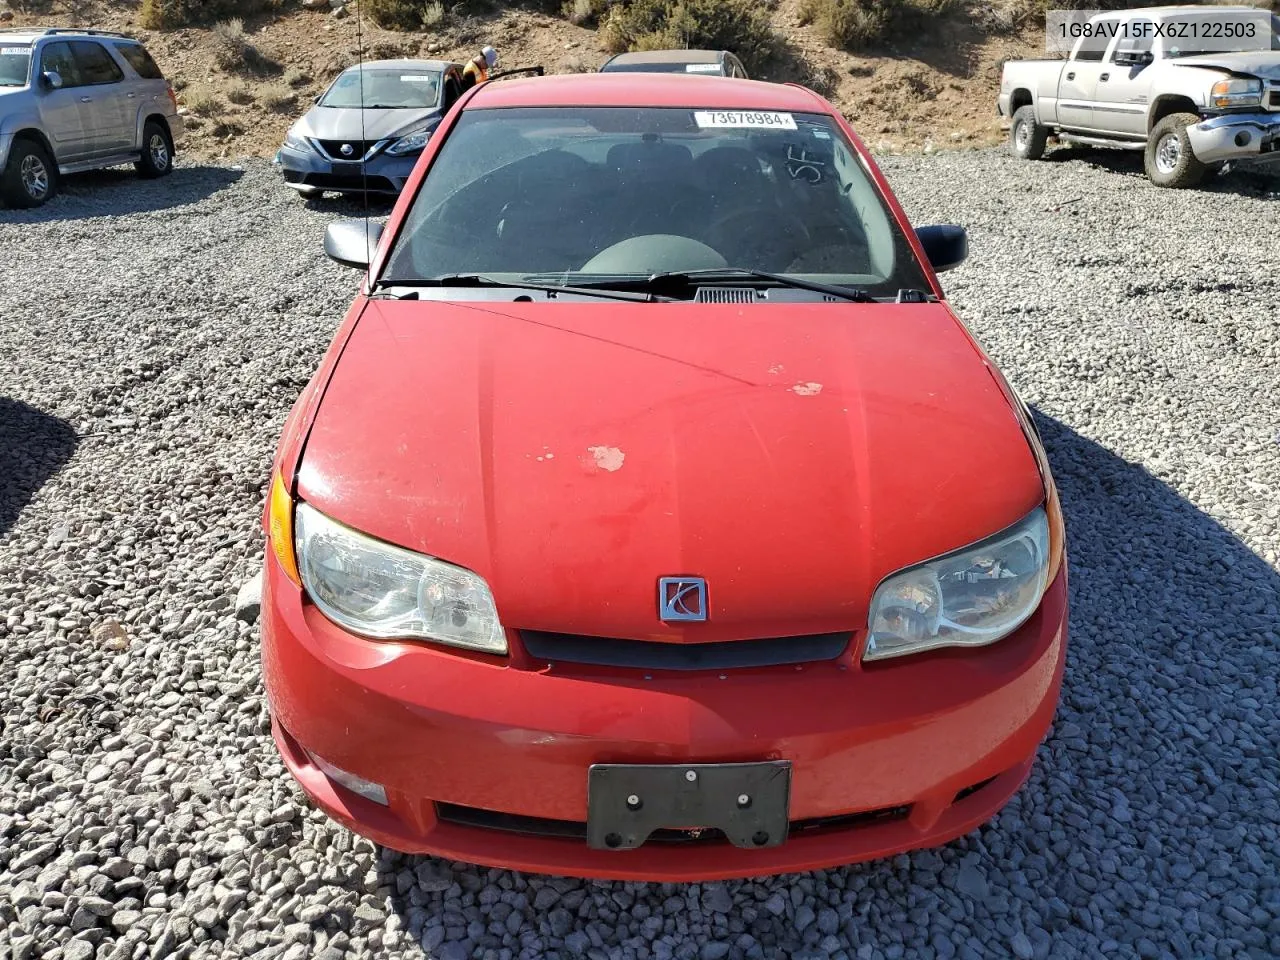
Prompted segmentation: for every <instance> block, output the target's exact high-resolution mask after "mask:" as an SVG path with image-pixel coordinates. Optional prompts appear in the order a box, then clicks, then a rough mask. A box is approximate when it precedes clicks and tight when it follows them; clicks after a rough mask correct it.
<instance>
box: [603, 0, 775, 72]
mask: <svg viewBox="0 0 1280 960" xmlns="http://www.w3.org/2000/svg"><path fill="white" fill-rule="evenodd" d="M601 29H602V33H603V39H604V42H605V45H606V46H607V48H608V49H609V50H611V51H612V52H614V53H621V52H623V51H626V50H666V49H684V48H708V49H713V50H719V49H725V50H732V51H733V52H734V53H736V54H737V55H738V56H739V57H740V58H741V60H742V61H743V63H744V64H746V66H747V69H749V70H750V69H753V68H758V67H759V66H760V65H761V64H762V63H763V62H764V61H766V60H768V59H769V58H770V56H772V55H773V53H774V52H775V51H776V49H777V36H776V35H775V34H774V32H773V26H772V25H771V24H770V22H769V17H768V14H767V13H766V12H765V10H764V8H763V6H762V5H761V4H759V3H755V2H752V0H632V2H630V3H626V4H621V3H619V4H616V5H614V6H613V8H612V9H611V10H610V11H609V14H608V16H607V17H606V19H605V21H604V24H603V26H602V28H601Z"/></svg>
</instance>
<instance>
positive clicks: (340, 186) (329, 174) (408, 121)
mask: <svg viewBox="0 0 1280 960" xmlns="http://www.w3.org/2000/svg"><path fill="white" fill-rule="evenodd" d="M462 89H463V88H462V67H461V65H460V64H457V63H449V62H445V61H442V60H374V61H369V62H367V63H365V64H364V65H363V66H354V67H350V68H348V69H346V70H344V71H343V72H342V73H341V74H339V75H338V77H337V79H335V80H334V81H333V83H332V84H330V85H329V88H328V89H327V90H325V92H324V93H322V94H321V95H320V96H319V97H317V98H316V102H315V106H313V107H312V108H311V109H310V110H308V111H307V113H306V115H305V116H303V117H301V118H300V119H299V120H298V121H297V122H296V123H294V125H293V126H292V127H290V128H289V132H288V133H287V134H285V138H284V145H283V146H281V148H280V151H279V153H277V154H276V162H277V163H279V165H280V168H281V170H282V171H283V172H284V181H285V183H286V184H287V185H288V186H290V187H292V188H293V189H295V190H297V191H298V192H299V193H301V194H302V195H303V196H319V195H320V194H321V193H324V192H326V191H329V192H336V193H354V194H359V193H365V192H367V193H371V194H387V195H391V196H395V195H396V194H399V192H400V191H401V190H402V189H403V188H404V184H405V181H406V180H408V178H409V174H410V173H412V172H413V167H414V164H415V163H417V160H418V155H419V154H421V153H422V148H423V147H425V146H426V144H427V139H428V138H429V137H430V136H431V134H432V132H433V131H434V130H435V128H436V126H437V125H438V124H439V123H440V120H441V118H442V117H443V116H444V115H445V113H447V112H448V110H449V108H450V107H452V106H453V104H454V101H455V100H457V99H458V97H459V96H461V95H462Z"/></svg>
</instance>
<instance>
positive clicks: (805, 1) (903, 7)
mask: <svg viewBox="0 0 1280 960" xmlns="http://www.w3.org/2000/svg"><path fill="white" fill-rule="evenodd" d="M1018 2H1024V0H1018ZM1026 2H1038V0H1026ZM1046 2H1048V0H1046ZM1052 2H1056V0H1052ZM959 8H960V0H802V2H801V4H800V19H801V21H802V22H803V23H806V24H809V23H811V24H813V25H814V26H815V27H817V28H818V31H819V32H820V33H821V34H822V36H823V37H824V38H825V39H826V41H827V42H828V43H830V44H831V45H832V46H833V47H839V48H841V49H843V50H866V49H868V48H871V47H874V46H876V45H877V44H880V43H883V42H885V41H888V40H892V39H894V38H896V37H905V36H912V35H915V34H916V33H918V32H919V31H920V30H922V29H925V28H927V27H928V26H929V25H930V24H931V23H933V22H935V21H936V20H938V19H939V18H943V17H946V16H947V15H949V14H951V13H953V12H954V11H956V10H958V9H959Z"/></svg>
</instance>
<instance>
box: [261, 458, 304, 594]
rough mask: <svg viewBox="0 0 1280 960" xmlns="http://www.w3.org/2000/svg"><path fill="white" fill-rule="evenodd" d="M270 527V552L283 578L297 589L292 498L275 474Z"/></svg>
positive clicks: (299, 584)
mask: <svg viewBox="0 0 1280 960" xmlns="http://www.w3.org/2000/svg"><path fill="white" fill-rule="evenodd" d="M268 516H269V518H270V527H269V530H268V534H267V538H268V540H270V542H271V551H272V553H274V554H275V555H276V560H277V561H279V563H280V567H281V568H282V569H283V570H284V572H285V576H287V577H288V578H289V579H290V580H292V581H293V582H294V583H295V584H297V585H298V586H299V587H300V586H302V578H301V577H299V576H298V562H297V560H296V559H295V556H294V548H293V498H292V497H290V496H289V491H288V490H287V489H286V488H285V485H284V478H283V477H282V476H280V474H279V473H277V474H276V475H275V476H274V477H273V478H272V480H271V505H270V513H269V514H268Z"/></svg>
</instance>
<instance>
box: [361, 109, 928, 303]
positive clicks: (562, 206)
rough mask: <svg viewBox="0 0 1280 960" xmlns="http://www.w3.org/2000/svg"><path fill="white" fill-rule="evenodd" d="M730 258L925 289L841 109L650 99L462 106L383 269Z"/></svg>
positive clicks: (721, 264) (564, 276) (427, 273)
mask: <svg viewBox="0 0 1280 960" xmlns="http://www.w3.org/2000/svg"><path fill="white" fill-rule="evenodd" d="M726 267H731V268H739V269H748V270H759V271H768V272H772V273H783V274H788V275H794V276H798V277H801V278H807V279H812V280H817V281H821V282H824V283H828V284H839V285H848V286H856V287H859V288H862V289H865V290H867V291H868V292H869V293H871V294H873V295H878V296H890V297H891V296H895V295H896V294H897V292H898V291H899V290H900V289H916V290H925V289H927V284H926V281H925V278H924V276H923V274H922V271H921V269H920V267H919V265H918V263H917V262H916V260H915V258H914V256H913V255H912V253H911V249H910V247H909V246H908V244H907V241H906V237H905V236H904V235H903V233H902V231H901V230H899V228H898V226H897V224H896V222H895V221H894V220H893V218H892V217H891V216H890V214H889V210H888V208H887V206H886V204H885V201H884V198H883V197H882V196H881V195H880V192H879V191H878V190H877V189H876V187H875V185H874V183H873V181H872V180H871V178H870V176H869V175H868V173H867V171H866V170H865V168H864V167H863V166H862V164H861V163H860V162H859V160H858V157H857V155H856V153H855V152H854V150H853V148H852V147H851V146H850V144H848V143H847V142H846V141H845V139H844V136H843V135H842V134H841V133H840V131H839V129H838V128H837V127H836V126H835V125H834V124H833V123H832V122H831V119H830V118H829V117H827V116H824V115H821V114H786V113H726V112H723V111H701V110H690V109H671V108H648V107H646V108H617V107H554V108H553V107H525V108H507V109H489V110H485V109H477V110H471V111H468V112H466V113H464V114H463V115H462V117H461V118H460V119H459V121H458V124H457V126H456V127H455V128H454V129H453V130H452V131H451V132H450V133H449V135H448V139H447V140H446V141H445V143H444V144H443V146H442V147H441V148H440V153H439V155H438V156H437V157H436V158H435V161H434V163H432V165H431V169H430V172H429V173H428V175H427V176H426V177H425V178H424V180H423V184H422V187H421V189H420V191H419V193H418V194H417V196H416V197H415V198H414V199H413V203H412V206H411V207H410V209H409V212H408V215H407V217H406V220H405V225H404V227H403V229H402V231H401V233H400V235H399V236H398V237H397V239H396V242H395V245H394V247H393V248H392V250H391V254H390V257H389V259H388V264H387V268H386V270H385V271H384V273H383V275H382V277H381V278H380V282H382V283H397V282H400V283H408V282H412V281H415V280H417V281H423V280H432V279H437V278H440V277H445V276H449V275H452V274H459V273H479V274H483V275H485V276H487V277H496V278H499V279H503V280H517V279H530V278H531V277H532V276H533V275H538V274H541V275H547V274H555V275H556V277H557V278H558V279H559V280H560V281H561V282H564V283H571V282H573V281H575V280H577V281H586V280H591V281H593V282H594V281H598V280H600V279H601V278H609V277H637V276H640V277H647V276H649V275H650V274H652V273H657V272H663V271H687V270H711V269H718V268H726Z"/></svg>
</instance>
